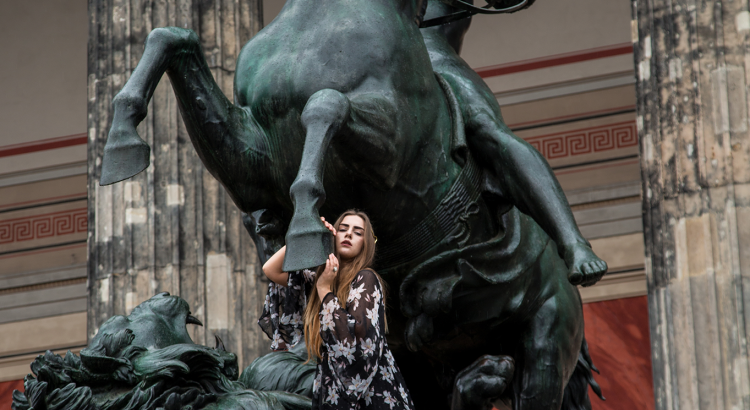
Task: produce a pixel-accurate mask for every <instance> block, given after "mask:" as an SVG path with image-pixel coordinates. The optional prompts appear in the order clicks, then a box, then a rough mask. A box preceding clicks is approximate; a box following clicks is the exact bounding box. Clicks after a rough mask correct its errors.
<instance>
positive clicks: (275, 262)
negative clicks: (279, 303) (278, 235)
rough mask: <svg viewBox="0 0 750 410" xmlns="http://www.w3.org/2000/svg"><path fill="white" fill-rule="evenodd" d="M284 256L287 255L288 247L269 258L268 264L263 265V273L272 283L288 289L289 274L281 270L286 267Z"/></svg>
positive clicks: (282, 248)
mask: <svg viewBox="0 0 750 410" xmlns="http://www.w3.org/2000/svg"><path fill="white" fill-rule="evenodd" d="M284 255H286V246H283V247H281V249H279V251H278V252H276V253H274V254H273V256H271V257H270V258H268V260H267V261H266V263H264V264H263V273H265V274H266V277H267V278H268V279H270V280H271V282H273V283H276V284H278V285H280V286H284V287H286V285H287V283H288V282H289V274H288V273H286V272H284V271H283V270H282V269H281V268H282V266H283V265H284Z"/></svg>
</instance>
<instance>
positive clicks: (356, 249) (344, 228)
mask: <svg viewBox="0 0 750 410" xmlns="http://www.w3.org/2000/svg"><path fill="white" fill-rule="evenodd" d="M364 227H365V221H363V220H362V218H360V217H359V216H357V215H347V216H345V217H344V219H343V220H342V221H341V223H340V224H339V229H338V231H336V249H337V250H338V251H339V257H340V258H341V259H352V258H354V257H356V256H357V255H359V253H360V252H362V247H363V246H364V244H365V228H364Z"/></svg>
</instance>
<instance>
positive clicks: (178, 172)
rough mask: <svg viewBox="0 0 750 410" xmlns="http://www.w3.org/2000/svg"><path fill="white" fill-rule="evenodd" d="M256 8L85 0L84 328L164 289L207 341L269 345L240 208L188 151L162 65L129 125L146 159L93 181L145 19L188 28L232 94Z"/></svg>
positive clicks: (255, 350) (251, 2)
mask: <svg viewBox="0 0 750 410" xmlns="http://www.w3.org/2000/svg"><path fill="white" fill-rule="evenodd" d="M261 14H262V6H261V3H260V2H259V1H258V0H208V1H193V0H159V1H153V0H90V1H89V38H90V41H89V61H88V71H89V82H88V84H89V92H88V128H89V140H90V142H91V143H90V144H89V148H88V159H89V167H88V168H89V198H91V201H90V205H89V237H90V238H91V240H90V241H89V294H90V295H91V297H90V298H89V320H88V327H89V331H88V333H89V336H90V337H92V336H93V335H94V334H95V333H96V331H97V330H98V328H99V326H100V325H101V324H102V323H103V322H104V321H105V320H106V319H108V318H109V317H111V316H112V315H115V314H128V313H129V312H130V311H131V310H132V309H133V308H134V307H135V306H136V305H137V304H138V303H140V302H142V301H144V300H146V299H148V298H150V297H151V296H153V295H154V294H155V293H156V292H161V291H168V292H170V293H172V294H175V295H180V296H181V297H183V298H184V299H185V300H186V301H187V302H188V303H189V304H190V306H191V308H192V310H193V314H194V315H195V316H196V317H198V318H199V319H200V320H202V321H203V322H204V323H206V324H207V325H206V328H205V329H204V328H201V327H197V326H191V327H189V332H190V334H191V337H192V338H193V340H194V341H195V342H196V343H202V344H210V345H212V346H213V343H214V338H213V336H214V334H217V335H219V336H220V337H222V339H224V342H225V344H226V346H227V349H229V350H230V351H234V352H237V353H238V356H239V357H240V358H241V365H245V364H246V363H243V362H242V360H251V359H252V358H254V357H256V356H258V355H259V354H261V353H265V352H266V351H267V346H268V342H267V339H266V337H265V335H263V334H262V332H261V331H260V329H259V328H258V327H257V325H256V323H255V322H256V320H257V317H258V314H259V312H258V309H259V306H262V303H263V297H264V295H265V291H266V283H265V282H264V281H262V280H256V279H257V272H258V267H257V261H256V256H255V250H254V247H253V246H252V244H251V242H250V239H249V237H248V235H247V233H246V232H245V231H244V228H243V227H242V225H241V221H240V212H239V211H238V210H237V208H236V207H235V206H234V204H233V203H232V202H231V200H230V199H229V198H228V196H227V194H226V192H225V191H224V189H223V187H222V186H221V185H220V184H219V183H218V182H217V181H216V180H215V179H214V178H213V177H212V176H211V175H210V174H209V173H208V172H206V171H205V169H204V168H203V165H202V164H201V162H200V159H199V158H198V156H197V154H196V153H195V150H194V149H193V147H192V143H191V142H190V137H189V135H188V134H187V131H186V129H185V125H184V123H183V121H182V118H181V116H180V113H179V109H178V105H177V101H176V98H175V96H174V92H173V90H172V86H171V84H170V81H169V78H168V77H167V76H164V77H162V79H161V81H160V82H159V84H158V86H157V88H156V90H155V92H154V95H153V98H152V100H151V102H150V104H149V106H148V112H147V117H146V119H145V120H144V121H143V122H142V123H141V124H140V125H139V126H138V132H139V134H140V136H141V137H142V138H143V139H144V140H145V141H146V142H147V143H148V144H149V145H150V146H151V166H150V167H149V168H147V169H146V171H144V172H142V173H140V174H138V175H136V176H134V177H133V178H131V179H129V180H128V181H126V182H121V183H118V184H115V185H112V186H108V187H100V186H99V185H98V182H99V175H100V174H101V158H102V152H103V148H104V144H105V142H106V138H107V134H108V132H109V127H110V124H111V114H112V113H111V102H112V98H113V97H114V96H115V95H116V94H117V92H118V91H119V90H120V89H121V88H122V86H123V85H124V84H125V82H126V80H127V79H128V78H129V76H130V74H131V72H132V70H133V69H134V68H135V67H136V65H137V63H138V62H139V61H140V59H141V56H142V54H143V51H144V42H145V40H146V37H147V36H148V34H149V33H150V31H151V30H152V29H153V28H156V27H165V26H178V27H183V28H191V29H195V30H196V31H197V34H198V35H199V37H200V38H201V41H202V45H203V48H204V56H205V57H206V59H207V61H208V62H209V65H210V66H211V67H212V70H213V74H214V76H215V78H216V81H217V84H219V86H220V87H221V89H222V90H223V91H224V92H225V94H226V95H228V96H230V97H231V96H232V82H233V71H234V64H235V63H236V58H237V56H238V55H239V51H240V47H241V46H242V45H243V44H244V42H246V41H247V40H249V39H250V38H251V37H252V35H254V34H255V33H256V32H257V31H258V30H259V29H260V27H261V26H262V22H261V17H260V16H261ZM217 261H218V262H217ZM219 262H220V263H219ZM217 263H218V264H217ZM246 269H252V271H251V272H248V271H246ZM248 278H252V280H248ZM248 287H253V288H248ZM253 316H254V317H253Z"/></svg>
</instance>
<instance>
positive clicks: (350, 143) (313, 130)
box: [283, 89, 399, 271]
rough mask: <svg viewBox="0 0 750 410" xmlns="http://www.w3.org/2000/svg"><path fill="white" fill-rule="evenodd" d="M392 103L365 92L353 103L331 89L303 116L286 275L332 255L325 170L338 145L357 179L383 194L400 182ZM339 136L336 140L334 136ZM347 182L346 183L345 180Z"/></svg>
mask: <svg viewBox="0 0 750 410" xmlns="http://www.w3.org/2000/svg"><path fill="white" fill-rule="evenodd" d="M393 107H394V104H392V103H391V102H390V101H389V100H388V99H387V98H385V97H384V96H382V95H380V94H375V93H363V94H358V95H357V96H355V97H353V98H352V99H349V98H348V97H347V96H345V95H344V94H342V93H340V92H338V91H335V90H330V89H325V90H321V91H318V92H316V93H315V94H313V95H312V97H310V99H309V100H308V101H307V104H306V105H305V108H304V110H303V111H302V124H303V126H304V127H305V129H306V135H305V146H304V148H303V151H302V161H301V162H300V168H299V172H298V174H297V177H296V179H295V180H294V182H293V183H292V186H291V188H290V190H289V193H290V196H291V198H292V203H293V204H294V214H293V216H292V220H291V222H290V223H289V230H288V231H287V234H286V246H287V252H286V259H285V260H284V266H283V269H284V270H285V271H293V270H299V269H303V268H310V267H313V266H317V265H320V264H322V263H324V262H325V260H326V258H327V257H328V254H329V253H330V252H332V251H333V246H332V245H333V244H332V242H331V239H332V238H331V234H330V232H329V231H328V230H327V229H326V228H325V226H323V224H322V223H321V222H320V217H319V210H320V207H321V206H322V205H323V203H324V202H325V199H326V193H325V189H324V188H323V171H324V168H325V163H326V158H330V157H331V155H330V150H331V147H332V145H331V144H333V146H334V147H335V148H336V152H338V153H339V154H340V155H339V156H338V158H341V161H346V164H343V166H345V167H347V168H348V169H349V170H350V171H353V175H356V177H357V178H362V180H367V181H368V182H370V183H371V184H373V185H375V186H379V187H381V188H383V189H387V188H389V187H392V186H393V184H395V182H396V176H397V175H398V170H399V164H398V161H397V159H398V155H399V151H398V149H397V143H396V141H398V136H399V132H398V131H397V130H396V121H394V118H396V116H397V115H396V112H395V110H394V108H393ZM337 135H338V136H340V137H341V138H337V139H336V140H334V136H337ZM342 182H343V183H346V182H347V181H342Z"/></svg>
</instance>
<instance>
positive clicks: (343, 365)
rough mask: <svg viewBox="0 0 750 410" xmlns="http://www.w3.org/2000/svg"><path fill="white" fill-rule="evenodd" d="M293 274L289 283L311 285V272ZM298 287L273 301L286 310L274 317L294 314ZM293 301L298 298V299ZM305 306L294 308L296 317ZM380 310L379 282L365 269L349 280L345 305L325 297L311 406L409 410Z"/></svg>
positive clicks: (345, 409)
mask: <svg viewBox="0 0 750 410" xmlns="http://www.w3.org/2000/svg"><path fill="white" fill-rule="evenodd" d="M292 276H293V274H290V275H289V285H290V286H292V285H300V284H299V283H298V281H299V280H305V279H307V280H309V284H308V286H310V287H311V286H312V285H311V283H312V276H311V275H298V274H294V276H295V278H294V279H293V278H292ZM297 289H305V286H301V287H300V288H291V289H287V290H288V291H292V292H287V294H286V295H285V296H286V297H285V298H284V300H283V301H282V302H281V304H277V306H281V305H283V307H285V308H286V309H285V310H284V311H283V312H281V313H280V314H279V316H277V318H282V319H280V320H279V321H282V320H283V317H284V315H287V316H289V317H290V319H291V318H293V317H294V313H293V312H292V310H291V309H290V308H291V303H289V302H290V301H291V300H292V299H290V297H291V296H292V294H293V293H295V292H293V291H296V290H297ZM282 293H283V291H282ZM296 296H298V295H296ZM293 299H294V300H296V301H302V300H303V298H300V297H295V298H293ZM277 301H278V299H277ZM305 302H306V300H305ZM266 304H267V305H268V298H267V300H266ZM304 307H305V306H304V305H301V306H298V308H299V309H298V310H297V312H298V313H299V314H300V315H301V314H302V312H304ZM274 313H275V312H274ZM274 313H268V314H266V307H264V316H263V317H270V316H271V315H273V314H274ZM384 313H385V301H384V300H383V293H382V289H381V286H380V281H379V280H378V277H377V276H375V274H374V273H373V272H372V271H370V270H363V271H360V272H359V273H357V276H356V277H355V278H354V280H353V281H352V284H351V287H350V289H349V297H348V299H347V303H346V309H343V308H341V304H340V303H339V300H338V298H337V297H336V296H335V295H334V294H333V293H329V294H327V295H325V297H324V298H323V303H322V305H321V311H320V324H321V326H320V334H321V338H322V339H323V343H322V346H321V354H322V358H321V360H320V361H319V363H318V369H317V372H316V377H315V382H314V385H313V409H325V410H329V409H331V410H350V409H351V410H357V409H368V410H370V409H372V410H395V409H399V410H401V409H406V410H413V409H414V404H413V402H412V400H411V396H410V395H409V391H408V390H407V388H406V383H404V378H403V376H402V375H401V372H400V371H399V369H398V366H396V362H395V360H394V359H393V355H392V354H391V351H390V349H389V348H388V343H387V342H386V340H385V320H384V318H385V316H384ZM263 317H261V321H262V320H263ZM261 326H262V325H261ZM281 326H283V324H281ZM264 330H265V328H264ZM287 330H288V329H287ZM266 333H268V332H266ZM282 333H283V334H282ZM294 333H295V332H294V331H292V334H294ZM274 334H277V335H278V336H276V338H281V339H282V340H284V339H286V338H287V337H286V336H287V335H288V334H289V332H288V331H282V332H275V333H274ZM269 336H271V335H269ZM289 342H290V343H291V342H294V340H291V339H290V340H289ZM292 345H293V344H292Z"/></svg>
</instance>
